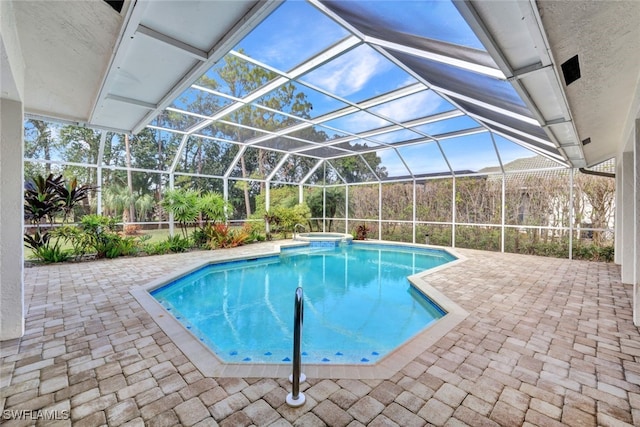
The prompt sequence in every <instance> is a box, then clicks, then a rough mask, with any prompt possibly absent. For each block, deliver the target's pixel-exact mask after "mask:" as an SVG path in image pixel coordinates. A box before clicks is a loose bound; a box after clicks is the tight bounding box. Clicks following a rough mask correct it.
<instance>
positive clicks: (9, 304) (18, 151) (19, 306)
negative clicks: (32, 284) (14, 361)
mask: <svg viewBox="0 0 640 427" xmlns="http://www.w3.org/2000/svg"><path fill="white" fill-rule="evenodd" d="M22 119H23V111H22V103H21V102H18V101H13V100H10V99H4V98H0V127H1V131H2V132H1V137H0V182H1V183H2V185H0V341H4V340H7V339H12V338H18V337H20V336H22V335H23V334H24V285H23V280H22V274H23V271H22V270H23V264H24V262H23V260H24V245H23V242H22V230H23V225H24V219H23V201H22V176H23V170H22V135H23V125H22Z"/></svg>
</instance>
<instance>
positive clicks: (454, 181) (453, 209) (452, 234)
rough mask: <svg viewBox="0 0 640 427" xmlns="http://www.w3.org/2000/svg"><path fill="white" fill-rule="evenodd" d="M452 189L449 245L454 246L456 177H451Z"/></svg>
mask: <svg viewBox="0 0 640 427" xmlns="http://www.w3.org/2000/svg"><path fill="white" fill-rule="evenodd" d="M451 179H452V181H453V185H452V186H451V187H452V189H453V191H452V192H451V247H452V248H455V247H456V177H455V175H454V176H453V178H451Z"/></svg>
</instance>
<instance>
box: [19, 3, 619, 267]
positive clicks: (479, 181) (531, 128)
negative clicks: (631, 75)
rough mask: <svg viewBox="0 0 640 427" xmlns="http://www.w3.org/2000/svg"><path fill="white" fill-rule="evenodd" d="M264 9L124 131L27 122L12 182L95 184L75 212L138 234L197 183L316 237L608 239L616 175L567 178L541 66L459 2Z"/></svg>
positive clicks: (235, 213)
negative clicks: (277, 212) (501, 45)
mask: <svg viewBox="0 0 640 427" xmlns="http://www.w3.org/2000/svg"><path fill="white" fill-rule="evenodd" d="M272 9H273V10H271V11H270V12H269V13H268V14H266V16H265V17H264V19H262V20H261V21H260V22H259V23H258V24H257V25H255V27H254V28H253V29H252V30H251V31H248V32H247V34H246V35H244V37H242V38H241V39H240V40H239V42H238V43H237V44H235V46H233V48H232V49H231V50H230V51H228V52H226V53H225V54H224V55H222V56H221V57H220V59H219V60H217V61H216V62H215V63H214V64H213V65H212V66H211V67H210V68H209V69H208V70H207V71H206V73H204V75H202V76H201V77H199V78H198V79H197V80H195V81H193V82H192V84H191V85H190V86H189V87H188V88H187V89H186V90H184V91H183V92H182V93H180V94H178V96H177V97H175V99H174V100H173V101H172V103H171V104H170V105H168V106H166V107H163V108H162V109H161V110H158V109H156V108H155V106H154V105H148V106H144V105H143V107H145V108H146V109H148V110H149V112H148V113H147V115H146V116H145V119H144V120H143V121H141V122H140V123H133V124H129V123H127V124H126V125H125V124H123V125H122V129H129V128H134V129H135V130H136V131H137V132H135V133H133V134H129V133H123V132H121V131H119V130H118V129H113V128H103V129H100V128H94V129H91V128H87V127H81V126H77V125H75V124H67V123H64V122H59V121H58V122H56V121H51V120H48V119H44V118H42V117H36V116H30V117H29V118H28V120H27V121H26V122H25V175H26V176H27V177H29V176H31V175H33V174H36V173H40V174H45V173H49V172H53V173H62V174H64V175H65V176H77V177H78V180H79V181H80V182H82V183H89V184H92V185H94V186H96V187H98V189H99V190H98V191H96V192H95V193H94V194H92V196H91V198H90V199H89V201H88V203H87V204H86V205H85V206H84V207H83V211H82V212H81V213H98V214H104V215H111V216H114V217H117V218H119V219H122V216H123V214H124V215H125V216H127V215H128V216H129V217H128V218H126V220H127V222H128V223H136V224H140V225H144V226H145V227H147V228H158V227H168V228H172V227H173V225H172V224H173V221H172V218H171V217H170V216H169V215H167V214H166V213H165V212H163V210H162V209H161V208H160V207H159V202H160V201H161V200H162V197H163V193H164V191H166V190H167V189H170V188H195V189H199V190H203V191H216V192H219V193H221V194H222V195H223V196H224V198H225V199H226V200H228V201H229V202H230V204H231V206H232V209H230V210H229V211H228V212H227V217H228V220H229V222H230V223H231V224H242V223H245V222H249V221H251V222H260V221H264V214H265V212H268V211H270V210H271V209H273V208H274V207H275V206H279V205H286V206H293V205H295V204H298V203H305V204H306V205H307V206H308V207H309V208H310V212H311V218H310V219H309V220H308V222H307V224H304V225H305V226H306V227H307V228H309V229H312V230H314V231H316V230H318V231H338V232H346V233H351V232H353V230H354V229H355V228H356V227H358V226H360V225H364V226H366V227H367V228H368V229H369V230H370V232H369V237H370V238H376V239H385V240H396V241H407V242H416V243H425V242H426V243H431V244H436V245H444V246H459V247H470V248H478V249H487V250H495V251H508V252H526V253H540V254H549V255H556V256H563V257H574V256H575V253H574V251H575V250H576V248H582V247H585V246H588V247H592V246H597V247H609V246H612V239H613V232H612V230H613V225H614V224H613V214H614V191H615V189H614V180H612V179H611V178H609V177H606V176H594V175H591V174H585V173H582V172H579V171H578V169H576V168H577V167H582V166H584V164H583V163H584V158H583V155H582V152H581V146H580V144H576V141H575V139H576V136H575V130H574V129H573V127H572V125H571V123H570V122H568V121H564V120H550V119H549V117H553V116H554V115H563V114H564V113H566V109H567V107H566V105H565V104H564V103H563V102H562V98H563V97H562V95H561V91H560V89H559V87H558V86H559V82H558V76H556V74H555V73H554V71H553V67H548V66H546V64H544V63H543V64H541V65H540V66H539V67H537V68H536V67H534V68H531V67H530V68H528V69H517V68H516V65H517V64H515V62H516V59H513V58H511V57H509V55H508V52H506V53H505V52H503V51H500V50H499V49H498V48H497V46H496V45H495V44H493V43H492V41H491V39H490V38H489V37H488V36H486V34H485V33H484V32H483V31H481V30H482V25H481V22H480V20H479V19H478V17H477V16H475V15H474V14H473V13H472V11H471V10H470V9H468V8H467V6H466V5H465V3H457V2H456V3H454V2H447V1H434V2H430V1H425V2H418V1H415V2H403V3H402V8H398V7H397V6H395V5H394V2H377V1H375V2H373V1H372V2H356V1H348V2H333V1H310V2H302V1H287V2H284V3H282V4H278V5H276V6H273V7H272ZM310 23H312V25H311V24H310ZM140 37H142V38H143V39H144V37H148V38H150V39H153V38H154V37H156V35H154V33H153V30H148V31H147V34H143V35H141V36H140ZM191 54H193V55H197V52H194V51H191ZM143 60H144V58H140V61H143ZM131 61H132V63H133V64H134V65H133V66H135V63H136V58H131ZM510 61H511V62H510ZM140 66H141V67H142V66H144V65H143V64H142V63H141V64H140ZM167 66H168V67H170V66H171V64H167ZM133 84H134V82H133V81H126V80H125V79H123V80H122V81H120V82H118V83H117V84H116V85H115V88H116V89H117V90H118V91H120V92H119V93H116V92H117V91H115V92H114V93H112V94H111V95H109V97H110V99H111V100H116V101H127V99H128V98H127V96H128V95H127V93H128V92H127V91H128V90H130V89H131V85H133ZM538 89H540V91H539V92H537V90H538ZM554 97H555V98H554ZM556 98H557V102H556V101H554V100H555V99H556ZM123 105H129V104H127V103H126V102H123ZM138 107H140V105H138ZM123 108H124V107H123ZM567 115H568V113H567ZM612 167H613V164H612V163H611V164H609V162H606V163H603V164H601V165H599V166H598V167H597V168H596V169H599V170H600V171H601V172H610V171H611V169H612ZM123 195H124V198H123ZM122 200H132V202H131V203H132V204H133V205H134V206H135V209H134V210H133V211H134V213H133V218H132V217H131V214H128V212H127V211H128V207H127V206H128V203H122V202H121V201H122ZM125 212H127V213H125Z"/></svg>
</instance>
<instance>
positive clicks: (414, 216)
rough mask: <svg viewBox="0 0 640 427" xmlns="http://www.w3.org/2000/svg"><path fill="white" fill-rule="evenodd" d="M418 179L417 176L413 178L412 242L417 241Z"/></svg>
mask: <svg viewBox="0 0 640 427" xmlns="http://www.w3.org/2000/svg"><path fill="white" fill-rule="evenodd" d="M416 185H417V184H416V180H415V178H414V179H413V191H412V193H411V197H412V198H413V206H412V208H411V229H412V231H413V233H412V236H411V242H413V243H416V228H417V224H416V214H417V208H416V202H417V194H416Z"/></svg>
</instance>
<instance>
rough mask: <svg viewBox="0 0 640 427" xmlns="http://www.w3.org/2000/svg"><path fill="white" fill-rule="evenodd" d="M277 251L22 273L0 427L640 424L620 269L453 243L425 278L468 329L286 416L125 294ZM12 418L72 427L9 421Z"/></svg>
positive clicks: (281, 402)
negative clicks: (53, 416) (195, 357)
mask: <svg viewBox="0 0 640 427" xmlns="http://www.w3.org/2000/svg"><path fill="white" fill-rule="evenodd" d="M271 248H272V245H271V244H268V243H263V244H259V245H250V246H246V247H241V248H235V249H231V250H218V251H212V252H193V253H187V254H176V255H164V256H161V257H157V256H156V257H140V258H126V259H125V258H122V259H115V260H105V261H95V262H85V263H77V264H63V265H50V266H39V267H33V268H26V269H25V292H26V298H25V305H26V310H27V319H26V333H25V335H24V337H22V338H21V339H16V340H11V341H5V342H2V343H1V347H0V351H1V359H0V361H1V365H0V386H1V389H0V408H2V424H3V425H6V426H11V425H34V424H35V425H47V426H49V425H61V426H64V425H74V426H97V425H114V426H115V425H127V426H143V425H146V426H159V425H186V426H191V425H198V426H205V425H213V426H215V425H220V426H249V425H257V426H262V425H274V426H288V425H296V426H297V425H300V426H323V425H329V426H332V427H333V426H360V425H371V426H395V425H398V426H403V427H405V426H422V425H447V426H459V425H460V426H461V425H472V426H476V425H483V426H497V425H503V426H514V425H528V426H534V425H537V426H553V425H569V426H595V425H603V426H625V425H629V426H632V425H640V333H639V330H638V328H637V327H635V326H634V325H633V323H632V310H631V295H632V293H631V290H632V288H631V286H630V285H623V284H622V283H621V281H620V269H619V267H618V266H616V265H614V264H606V263H595V262H586V261H569V260H561V259H554V258H543V257H534V256H525V255H514V254H501V253H491V252H483V251H472V250H464V249H458V250H457V251H458V252H459V253H461V254H462V255H464V256H466V257H467V260H466V261H465V262H463V263H460V264H457V265H454V266H452V267H450V268H447V269H443V270H439V271H437V272H435V273H433V274H432V275H430V276H429V278H428V280H429V283H430V285H431V286H433V287H435V288H436V289H438V290H439V291H441V292H442V293H444V294H445V295H446V296H448V297H449V298H450V299H452V300H453V301H455V302H456V303H457V304H459V305H460V306H461V307H462V308H464V309H465V310H467V311H468V312H469V313H470V314H469V316H468V317H467V318H466V319H465V320H463V321H462V322H461V323H460V324H459V325H458V326H456V327H455V328H454V329H453V330H452V331H451V332H450V333H448V334H447V335H446V336H445V337H443V338H441V339H440V340H438V341H437V342H436V344H435V345H433V346H431V347H429V348H425V349H424V351H423V352H422V353H421V354H420V355H419V356H418V357H416V358H415V359H414V360H413V361H411V362H410V363H408V364H407V365H406V366H404V367H403V368H402V369H401V370H400V371H399V372H398V373H397V374H396V375H394V376H393V377H392V378H390V379H387V380H354V379H332V378H311V379H309V380H308V381H307V382H305V383H303V384H301V389H302V390H303V391H304V393H305V396H306V398H307V400H306V403H305V405H304V406H302V407H300V408H295V409H294V408H290V407H289V406H287V405H286V404H285V396H286V394H287V393H288V392H290V390H291V386H290V384H289V383H288V380H287V379H286V378H281V379H271V378H208V377H204V376H203V375H202V374H201V373H200V372H199V371H198V370H197V369H196V368H195V366H194V365H193V364H192V363H191V362H190V361H189V359H188V358H187V357H186V356H185V355H184V354H182V352H181V351H180V350H179V348H178V347H177V346H176V345H175V344H174V343H173V342H172V341H171V340H170V339H169V338H168V336H167V335H166V334H165V333H164V332H163V331H162V330H161V329H160V327H159V326H158V325H157V324H156V323H155V321H154V320H153V319H152V318H151V316H150V315H149V314H148V313H147V312H146V311H145V310H144V309H142V308H141V306H140V305H139V304H138V302H137V301H136V300H135V299H134V298H133V297H132V296H131V294H130V293H129V290H130V289H131V288H132V287H134V286H141V285H144V284H145V283H148V282H149V281H152V280H155V279H158V278H160V277H163V276H164V275H166V274H168V273H170V272H172V271H176V270H180V269H182V268H184V265H185V264H186V263H191V262H193V261H194V260H196V259H209V258H219V257H224V256H228V255H230V254H237V253H255V252H256V251H264V250H268V249H271ZM21 410H23V411H32V412H31V414H32V416H31V418H33V414H38V412H37V411H38V410H48V411H50V412H48V413H52V412H51V411H58V412H57V413H58V414H69V415H70V419H60V420H57V421H51V420H44V419H39V420H31V419H30V418H29V417H28V416H25V414H28V413H25V412H22V415H23V417H22V419H10V418H12V417H13V416H14V415H15V414H20V412H19V411H21ZM41 413H44V411H43V412H41ZM61 418H64V417H61Z"/></svg>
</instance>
